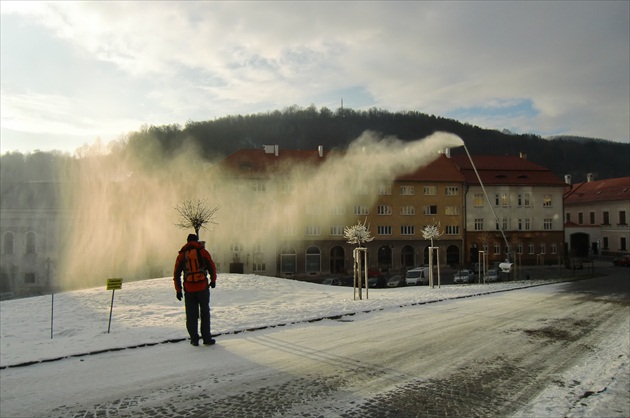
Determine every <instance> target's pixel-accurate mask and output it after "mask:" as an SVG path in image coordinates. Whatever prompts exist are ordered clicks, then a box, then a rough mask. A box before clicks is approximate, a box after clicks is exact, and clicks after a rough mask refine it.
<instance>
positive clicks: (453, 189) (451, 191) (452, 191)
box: [444, 186, 459, 196]
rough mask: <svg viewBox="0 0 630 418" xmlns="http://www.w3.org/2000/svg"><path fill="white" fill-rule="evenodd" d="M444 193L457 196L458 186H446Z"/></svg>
mask: <svg viewBox="0 0 630 418" xmlns="http://www.w3.org/2000/svg"><path fill="white" fill-rule="evenodd" d="M444 193H446V195H447V196H459V187H457V186H446V188H445V189H444Z"/></svg>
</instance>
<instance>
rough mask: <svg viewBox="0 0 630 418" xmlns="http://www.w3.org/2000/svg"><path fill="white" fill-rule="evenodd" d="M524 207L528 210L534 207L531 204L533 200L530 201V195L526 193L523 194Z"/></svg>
mask: <svg viewBox="0 0 630 418" xmlns="http://www.w3.org/2000/svg"><path fill="white" fill-rule="evenodd" d="M523 205H524V206H525V207H526V208H528V207H530V206H531V205H532V204H531V199H530V196H529V193H525V194H523Z"/></svg>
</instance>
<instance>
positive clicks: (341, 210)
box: [330, 206, 346, 215]
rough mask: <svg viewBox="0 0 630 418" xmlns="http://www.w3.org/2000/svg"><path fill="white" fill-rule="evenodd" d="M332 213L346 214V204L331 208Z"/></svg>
mask: <svg viewBox="0 0 630 418" xmlns="http://www.w3.org/2000/svg"><path fill="white" fill-rule="evenodd" d="M330 214H331V215H345V214H346V208H345V207H344V206H333V207H332V208H331V209H330Z"/></svg>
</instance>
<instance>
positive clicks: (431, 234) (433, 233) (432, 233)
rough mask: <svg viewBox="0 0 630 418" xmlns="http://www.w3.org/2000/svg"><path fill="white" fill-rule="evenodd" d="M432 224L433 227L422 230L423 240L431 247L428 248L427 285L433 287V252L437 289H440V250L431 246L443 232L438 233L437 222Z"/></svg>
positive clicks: (438, 226)
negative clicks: (436, 256)
mask: <svg viewBox="0 0 630 418" xmlns="http://www.w3.org/2000/svg"><path fill="white" fill-rule="evenodd" d="M433 222H434V223H433V225H427V226H425V227H424V228H422V236H423V237H424V239H428V240H431V247H429V267H430V268H429V285H430V286H431V287H433V251H434V250H435V251H436V252H437V255H438V263H437V269H438V287H440V261H439V260H440V252H439V251H440V250H439V248H438V247H434V246H433V240H434V239H438V238H440V237H441V236H442V235H444V232H440V223H439V222H438V223H437V224H435V221H433Z"/></svg>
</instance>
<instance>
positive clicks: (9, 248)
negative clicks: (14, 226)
mask: <svg viewBox="0 0 630 418" xmlns="http://www.w3.org/2000/svg"><path fill="white" fill-rule="evenodd" d="M3 241H4V242H3V247H2V248H3V250H4V254H6V255H13V254H15V250H16V249H15V236H14V235H13V233H12V232H7V233H6V234H4V238H3ZM35 242H36V235H35V232H28V233H27V234H26V248H25V250H26V251H25V252H26V254H35V249H36V248H35Z"/></svg>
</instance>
